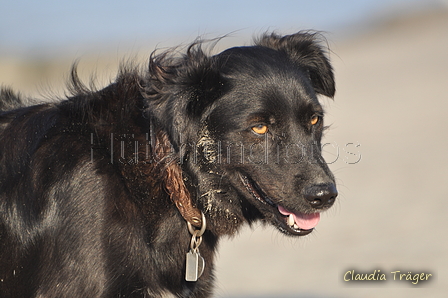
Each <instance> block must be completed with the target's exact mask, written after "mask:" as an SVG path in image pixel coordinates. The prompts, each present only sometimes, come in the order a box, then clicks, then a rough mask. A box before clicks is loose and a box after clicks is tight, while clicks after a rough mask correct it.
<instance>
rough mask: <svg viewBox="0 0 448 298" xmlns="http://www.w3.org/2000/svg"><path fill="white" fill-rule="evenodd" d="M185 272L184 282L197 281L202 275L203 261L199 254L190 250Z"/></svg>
mask: <svg viewBox="0 0 448 298" xmlns="http://www.w3.org/2000/svg"><path fill="white" fill-rule="evenodd" d="M186 265H187V266H186V270H185V280H186V281H197V280H198V279H199V277H201V275H202V273H204V268H205V261H204V258H203V257H201V255H200V254H199V252H196V251H193V250H190V251H189V252H188V253H187V263H186Z"/></svg>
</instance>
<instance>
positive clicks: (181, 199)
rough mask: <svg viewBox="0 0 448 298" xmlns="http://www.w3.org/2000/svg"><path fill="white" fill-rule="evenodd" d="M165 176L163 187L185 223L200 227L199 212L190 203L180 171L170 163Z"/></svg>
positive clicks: (175, 164) (200, 217)
mask: <svg viewBox="0 0 448 298" xmlns="http://www.w3.org/2000/svg"><path fill="white" fill-rule="evenodd" d="M166 175H167V177H166V180H165V187H166V189H167V191H168V194H169V196H170V198H171V200H172V201H173V202H174V204H175V205H176V207H177V209H178V210H179V212H180V214H181V215H182V217H183V218H184V219H185V220H186V221H187V222H189V223H190V224H192V225H193V226H195V227H197V228H200V227H201V226H202V216H201V211H200V210H199V209H198V208H197V207H196V206H194V205H193V202H192V201H191V196H190V192H189V191H188V189H187V187H186V186H185V184H184V180H183V177H182V169H181V168H180V166H179V165H178V164H177V163H176V162H172V163H171V164H170V165H169V166H168V167H167V169H166Z"/></svg>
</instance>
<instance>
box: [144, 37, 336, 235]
mask: <svg viewBox="0 0 448 298" xmlns="http://www.w3.org/2000/svg"><path fill="white" fill-rule="evenodd" d="M144 86H145V87H144V91H143V93H144V95H145V97H146V98H147V99H148V110H149V113H150V114H151V115H152V117H153V118H154V121H156V122H157V123H158V125H160V126H161V127H163V129H164V130H165V131H166V132H167V134H168V137H169V139H170V142H171V144H172V145H173V147H174V149H175V152H176V153H177V154H178V157H179V163H180V165H181V167H182V169H183V172H184V175H183V179H184V180H185V181H186V182H185V184H186V186H187V188H188V189H189V190H190V193H191V196H192V200H193V203H194V204H195V205H196V206H197V207H198V208H199V209H201V210H202V211H203V212H204V213H205V215H206V216H207V217H208V223H209V224H208V226H209V227H210V229H213V230H215V231H216V233H218V234H232V233H234V232H235V230H236V229H237V227H238V226H239V225H240V224H241V223H243V222H248V223H251V222H253V221H254V220H257V219H262V220H264V221H267V222H270V223H272V224H273V225H274V226H276V227H277V228H278V229H280V230H281V231H282V232H284V233H286V234H288V235H306V234H308V233H310V232H311V231H312V230H313V228H314V227H315V226H316V224H317V223H318V221H319V213H320V212H322V211H324V210H326V209H328V208H329V207H330V206H331V205H332V204H333V203H334V201H335V198H336V196H337V191H336V187H335V182H334V178H333V175H332V174H331V172H330V170H329V169H328V167H327V165H326V163H325V161H324V160H323V159H322V156H321V138H322V133H323V130H324V125H323V116H324V111H323V109H322V107H321V105H320V104H319V101H318V99H317V94H321V95H325V96H328V97H333V95H334V92H335V86H334V78H333V72H332V68H331V65H330V63H329V62H328V59H327V58H326V56H325V51H324V50H323V48H322V47H321V46H320V45H319V40H318V35H317V34H313V33H301V32H299V33H297V34H294V35H289V36H284V37H280V36H277V35H275V34H272V35H264V36H263V37H261V38H260V39H258V40H257V41H256V43H255V45H254V46H248V47H236V48H231V49H228V50H226V51H224V52H222V53H220V54H218V55H215V56H208V55H206V54H205V53H204V52H203V51H202V50H201V46H200V44H194V45H192V46H191V47H190V48H189V49H188V51H187V53H186V54H185V55H184V56H182V57H177V58H173V56H172V55H171V54H170V53H168V52H166V53H164V54H160V55H158V56H154V57H153V58H152V59H151V63H150V70H149V74H148V78H147V81H146V82H145V83H144Z"/></svg>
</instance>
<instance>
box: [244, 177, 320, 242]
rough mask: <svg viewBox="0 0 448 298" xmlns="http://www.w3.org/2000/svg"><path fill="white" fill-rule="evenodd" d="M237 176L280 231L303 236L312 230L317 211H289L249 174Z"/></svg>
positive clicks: (317, 219) (315, 222) (317, 218)
mask: <svg viewBox="0 0 448 298" xmlns="http://www.w3.org/2000/svg"><path fill="white" fill-rule="evenodd" d="M239 177H240V179H241V181H242V183H243V185H244V187H245V188H246V190H247V192H248V193H249V195H250V196H251V197H252V198H254V199H255V201H256V202H257V204H261V206H260V209H262V210H263V211H261V212H262V213H263V214H264V215H265V217H266V218H270V219H271V223H272V224H273V225H274V226H275V227H277V228H278V229H279V230H280V231H281V232H283V233H285V234H287V235H291V236H305V235H308V234H310V233H311V232H312V231H313V230H314V227H315V226H316V225H317V223H318V222H319V219H320V214H319V213H310V214H305V213H301V212H291V211H289V210H287V209H286V208H285V207H283V206H281V205H280V204H277V203H275V202H274V200H273V199H271V198H270V197H269V196H268V195H267V194H266V193H265V192H264V191H263V190H262V189H261V187H260V186H259V185H258V184H257V183H256V182H255V181H254V180H253V179H252V178H251V177H250V176H249V175H246V174H242V173H239Z"/></svg>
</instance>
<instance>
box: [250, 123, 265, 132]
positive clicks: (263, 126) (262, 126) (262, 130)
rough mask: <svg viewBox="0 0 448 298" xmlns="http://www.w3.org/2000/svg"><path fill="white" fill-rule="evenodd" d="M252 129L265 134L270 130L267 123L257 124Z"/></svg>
mask: <svg viewBox="0 0 448 298" xmlns="http://www.w3.org/2000/svg"><path fill="white" fill-rule="evenodd" d="M252 130H253V132H255V133H256V134H259V135H264V134H265V133H267V132H268V127H267V126H266V125H264V124H260V125H257V126H253V127H252Z"/></svg>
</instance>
